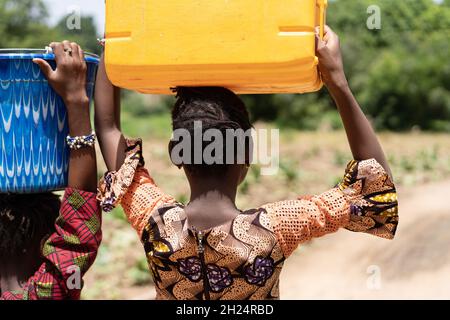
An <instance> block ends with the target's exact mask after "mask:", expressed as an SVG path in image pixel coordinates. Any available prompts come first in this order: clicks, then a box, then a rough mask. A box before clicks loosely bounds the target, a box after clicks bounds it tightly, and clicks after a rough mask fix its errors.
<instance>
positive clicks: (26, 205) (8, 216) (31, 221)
mask: <svg viewBox="0 0 450 320" xmlns="http://www.w3.org/2000/svg"><path fill="white" fill-rule="evenodd" d="M59 208H60V200H59V197H58V196H57V195H55V194H53V193H42V194H17V195H15V194H11V195H10V194H0V259H8V260H14V259H16V258H20V257H21V256H23V255H25V254H27V255H29V254H34V253H32V252H30V251H33V250H36V249H39V248H40V245H41V242H42V240H43V239H44V238H45V237H46V236H48V235H50V234H51V233H53V232H54V231H55V227H54V225H55V220H56V218H57V217H58V215H59Z"/></svg>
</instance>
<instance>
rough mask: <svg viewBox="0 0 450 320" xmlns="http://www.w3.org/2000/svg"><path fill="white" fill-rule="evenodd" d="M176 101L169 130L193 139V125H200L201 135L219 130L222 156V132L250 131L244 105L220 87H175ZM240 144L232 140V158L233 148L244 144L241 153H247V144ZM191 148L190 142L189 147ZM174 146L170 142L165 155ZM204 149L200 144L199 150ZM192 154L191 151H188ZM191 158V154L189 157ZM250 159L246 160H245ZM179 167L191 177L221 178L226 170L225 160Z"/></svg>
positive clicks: (248, 149)
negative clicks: (190, 173)
mask: <svg viewBox="0 0 450 320" xmlns="http://www.w3.org/2000/svg"><path fill="white" fill-rule="evenodd" d="M174 91H175V92H176V95H177V96H176V97H177V101H176V103H175V106H174V108H173V110H172V129H173V130H174V131H175V130H177V129H186V130H188V131H189V133H190V134H191V137H193V136H194V122H195V121H201V123H202V133H204V132H205V131H206V130H208V129H217V130H219V131H220V132H221V133H222V135H223V137H224V151H223V155H225V154H226V150H227V149H226V141H225V136H226V131H227V130H229V129H232V130H237V129H242V130H243V131H244V132H247V131H248V130H250V129H251V128H252V125H251V123H250V118H249V114H248V111H247V108H246V107H245V104H244V102H243V101H242V100H241V99H240V98H239V97H238V96H237V95H236V94H234V93H233V92H232V91H230V90H228V89H225V88H221V87H192V88H191V87H178V88H176V89H174ZM248 140H249V139H246V140H245V141H241V140H238V139H235V141H234V145H235V150H234V151H235V155H234V156H235V157H236V156H237V155H236V152H237V147H238V146H237V145H238V144H239V143H245V150H246V151H245V152H246V153H247V154H249V153H250V145H251V143H252V142H251V141H248ZM191 145H192V148H193V145H194V143H193V141H192V143H191ZM174 146H175V144H174V143H173V141H172V142H171V144H170V145H169V152H172V150H173V148H174ZM206 146H207V143H204V144H203V148H202V150H204V148H205V147H206ZM192 151H193V150H192ZM191 155H192V158H193V157H194V156H193V152H192V153H191ZM248 157H250V156H249V155H247V156H246V159H247V158H248ZM191 160H192V161H191V162H190V163H189V164H183V166H184V167H185V168H186V169H187V170H189V171H190V172H192V173H195V174H200V175H215V174H217V175H222V174H224V173H225V172H226V170H227V169H228V166H229V165H227V164H225V159H224V160H223V163H222V164H206V163H204V162H203V163H202V164H193V163H194V161H193V159H191Z"/></svg>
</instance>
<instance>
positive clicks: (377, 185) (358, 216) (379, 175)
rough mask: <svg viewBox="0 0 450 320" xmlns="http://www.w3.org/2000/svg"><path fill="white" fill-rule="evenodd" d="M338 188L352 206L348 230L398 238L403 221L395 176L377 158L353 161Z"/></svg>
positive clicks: (387, 237)
mask: <svg viewBox="0 0 450 320" xmlns="http://www.w3.org/2000/svg"><path fill="white" fill-rule="evenodd" d="M338 188H339V189H340V190H341V191H342V192H343V193H344V195H345V196H346V198H347V201H348V202H349V205H350V209H349V210H350V221H349V224H348V225H347V226H346V229H348V230H350V231H355V232H365V233H369V234H372V235H375V236H378V237H382V238H386V239H393V238H394V236H395V233H396V230H397V226H398V220H399V219H398V201H397V192H396V189H395V185H394V183H393V182H392V179H391V178H390V176H389V175H388V173H387V172H386V171H385V170H384V168H383V167H382V166H381V165H380V164H379V163H378V162H377V161H376V160H375V159H370V160H365V161H352V162H350V163H349V165H348V166H347V169H346V173H345V176H344V179H343V181H342V182H341V183H340V184H339V185H338Z"/></svg>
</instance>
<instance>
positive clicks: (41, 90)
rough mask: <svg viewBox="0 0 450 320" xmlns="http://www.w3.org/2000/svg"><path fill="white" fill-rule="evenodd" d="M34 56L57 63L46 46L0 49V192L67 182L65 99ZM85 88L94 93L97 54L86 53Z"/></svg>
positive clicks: (49, 187) (48, 187) (57, 187)
mask: <svg viewBox="0 0 450 320" xmlns="http://www.w3.org/2000/svg"><path fill="white" fill-rule="evenodd" d="M34 58H42V59H45V60H47V61H48V62H49V63H50V65H51V66H52V67H53V68H55V67H56V63H55V60H54V58H55V56H54V55H53V54H51V53H47V52H46V51H45V50H34V49H7V50H4V49H3V50H0V150H1V152H0V193H38V192H48V191H55V190H61V189H63V188H65V187H66V186H67V180H68V169H69V149H68V147H67V145H66V141H65V140H66V136H67V134H68V132H69V128H68V123H67V115H66V107H65V105H64V102H63V100H62V99H61V98H60V97H59V96H58V95H57V94H56V93H55V92H54V91H53V89H52V88H51V87H50V86H49V84H48V82H47V80H46V78H45V76H44V75H43V74H42V72H41V71H40V69H39V66H37V65H36V64H34V63H33V62H32V59H34ZM86 62H87V66H88V72H87V88H86V89H87V93H88V97H89V98H90V99H92V96H93V92H94V83H95V76H96V71H97V67H98V63H99V59H98V57H97V56H95V55H90V54H86Z"/></svg>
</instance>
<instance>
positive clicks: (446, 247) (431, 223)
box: [281, 181, 450, 299]
mask: <svg viewBox="0 0 450 320" xmlns="http://www.w3.org/2000/svg"><path fill="white" fill-rule="evenodd" d="M399 201H400V202H399V203H400V225H399V230H398V233H397V237H396V239H395V240H394V241H389V240H383V239H377V238H375V237H371V236H368V235H364V234H355V233H351V232H347V231H340V232H338V233H336V234H333V235H329V236H326V237H324V238H321V239H316V240H314V241H313V242H312V243H310V244H309V245H307V246H304V247H301V248H299V249H298V250H297V251H296V252H295V254H294V255H293V256H292V257H291V258H290V259H289V260H288V261H287V262H286V265H285V268H284V270H283V274H282V280H281V296H282V298H283V299H450V181H444V182H440V183H436V184H430V185H425V186H419V187H415V188H408V189H400V190H399Z"/></svg>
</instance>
